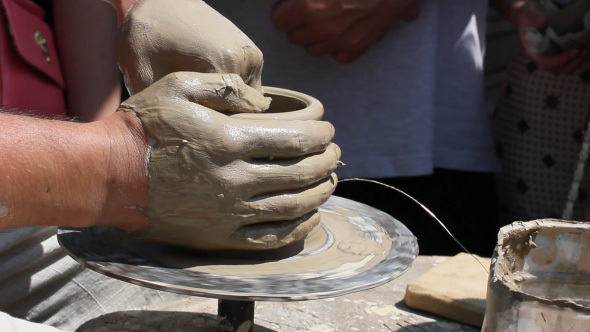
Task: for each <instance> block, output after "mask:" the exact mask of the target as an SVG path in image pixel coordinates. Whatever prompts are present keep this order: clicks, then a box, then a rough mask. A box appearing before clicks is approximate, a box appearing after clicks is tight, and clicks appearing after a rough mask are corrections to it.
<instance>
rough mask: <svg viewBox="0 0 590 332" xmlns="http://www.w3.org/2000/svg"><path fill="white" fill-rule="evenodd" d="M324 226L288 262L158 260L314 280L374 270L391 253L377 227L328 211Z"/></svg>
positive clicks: (324, 214) (236, 272)
mask: <svg viewBox="0 0 590 332" xmlns="http://www.w3.org/2000/svg"><path fill="white" fill-rule="evenodd" d="M321 223H322V226H321V227H316V228H315V229H314V230H313V231H312V232H311V233H310V234H309V235H308V236H307V237H306V238H305V240H304V241H303V248H302V249H301V251H300V252H299V253H297V254H296V255H294V256H292V257H289V258H286V259H278V260H261V261H258V260H250V261H247V260H243V259H232V258H220V257H211V258H208V257H206V256H199V255H190V256H185V257H178V256H166V257H159V258H158V257H155V258H156V259H159V260H161V261H162V262H165V263H166V265H168V266H171V267H178V268H183V269H188V270H191V271H198V272H203V273H210V274H214V275H224V276H235V277H238V278H259V277H268V276H269V275H273V274H281V275H284V276H288V275H292V276H293V277H297V278H303V277H305V278H313V277H314V275H316V276H317V277H321V276H325V275H330V278H339V277H345V276H346V275H352V274H358V273H362V272H364V271H367V270H370V269H371V268H372V267H374V266H375V265H376V264H378V263H379V262H381V261H382V260H383V259H384V258H385V257H386V256H387V255H388V254H389V252H390V251H391V247H392V241H391V239H390V238H389V237H387V236H386V235H385V234H386V233H385V231H384V230H383V229H382V228H381V227H379V226H378V225H376V224H371V225H368V226H367V225H362V226H361V225H357V224H355V223H351V222H350V221H349V220H348V219H347V218H346V217H344V216H343V215H340V214H336V213H332V212H326V211H322V212H321ZM367 227H370V229H368V228H367ZM372 234H383V235H384V238H378V237H377V238H376V237H373V236H371V235H372Z"/></svg>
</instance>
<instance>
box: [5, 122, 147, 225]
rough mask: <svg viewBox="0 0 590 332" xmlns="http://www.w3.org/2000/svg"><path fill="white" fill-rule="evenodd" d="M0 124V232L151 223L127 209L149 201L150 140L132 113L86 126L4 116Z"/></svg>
mask: <svg viewBox="0 0 590 332" xmlns="http://www.w3.org/2000/svg"><path fill="white" fill-rule="evenodd" d="M0 123H2V130H1V131H0V188H2V189H1V190H0V229H6V228H14V227H24V226H40V225H60V226H77V227H85V226H92V225H110V226H117V227H120V228H124V229H134V228H141V227H143V226H147V220H146V218H145V217H144V216H143V215H141V213H140V212H139V211H138V210H137V209H130V208H128V207H129V206H141V207H146V206H147V200H148V199H147V179H146V174H145V166H144V162H145V155H146V147H145V144H142V142H145V138H144V137H143V134H142V132H141V129H140V128H141V125H140V124H139V120H137V118H136V117H135V116H134V115H133V114H132V113H123V112H119V113H117V114H115V115H112V116H111V117H109V118H107V119H105V120H103V121H98V122H94V123H89V124H81V123H74V122H65V121H51V120H43V119H35V118H31V117H25V116H16V115H8V114H0ZM138 128H139V129H138ZM134 133H135V134H134Z"/></svg>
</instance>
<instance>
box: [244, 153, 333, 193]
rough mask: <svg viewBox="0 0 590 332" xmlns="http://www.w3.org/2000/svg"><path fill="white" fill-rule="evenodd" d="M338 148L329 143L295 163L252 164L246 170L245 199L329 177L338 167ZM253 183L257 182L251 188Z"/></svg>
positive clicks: (256, 162) (292, 188)
mask: <svg viewBox="0 0 590 332" xmlns="http://www.w3.org/2000/svg"><path fill="white" fill-rule="evenodd" d="M340 155H341V152H340V148H339V147H338V145H336V144H334V143H331V144H330V145H329V146H328V148H327V149H326V150H325V151H324V152H322V153H318V154H313V155H310V156H307V157H305V158H301V159H299V160H296V161H295V162H293V161H291V160H277V161H275V162H273V163H269V162H268V161H267V162H262V161H259V160H258V161H253V162H251V163H250V164H249V165H248V169H247V170H246V172H247V174H248V176H247V178H248V181H249V183H247V184H246V185H245V186H244V187H243V189H242V188H241V186H239V185H238V186H237V187H238V188H239V189H240V190H242V191H243V192H244V193H245V194H246V195H247V196H250V197H251V196H256V195H261V194H263V193H268V192H271V191H283V190H294V189H297V188H302V187H306V186H309V185H311V184H313V183H316V182H318V181H320V180H322V179H325V178H326V177H327V176H329V175H330V174H332V172H334V170H335V169H336V168H337V167H338V160H340ZM253 182H258V183H256V184H255V185H252V183H253Z"/></svg>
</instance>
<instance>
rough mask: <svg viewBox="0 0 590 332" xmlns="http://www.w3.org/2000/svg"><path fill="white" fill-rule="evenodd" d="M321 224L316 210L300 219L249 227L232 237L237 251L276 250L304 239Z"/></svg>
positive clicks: (241, 229) (243, 228) (238, 231)
mask: <svg viewBox="0 0 590 332" xmlns="http://www.w3.org/2000/svg"><path fill="white" fill-rule="evenodd" d="M319 223H320V213H319V212H318V211H317V210H314V211H312V212H310V213H308V214H306V215H304V216H302V217H300V218H297V219H295V220H289V221H275V222H267V223H262V224H253V225H247V226H244V227H242V228H240V229H238V230H237V231H236V232H235V233H234V234H233V235H232V237H231V240H232V241H234V243H233V244H234V245H235V247H236V248H237V249H252V250H263V249H276V248H280V247H283V246H286V245H289V244H292V243H294V242H296V241H299V240H302V239H304V238H305V237H306V236H307V234H309V233H310V232H311V231H312V230H313V229H314V228H315V227H316V226H317V225H319Z"/></svg>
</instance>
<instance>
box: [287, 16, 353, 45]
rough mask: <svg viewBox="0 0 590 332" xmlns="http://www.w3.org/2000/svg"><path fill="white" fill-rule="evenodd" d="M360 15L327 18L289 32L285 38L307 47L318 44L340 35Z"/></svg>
mask: <svg viewBox="0 0 590 332" xmlns="http://www.w3.org/2000/svg"><path fill="white" fill-rule="evenodd" d="M360 17H361V13H360V12H358V11H350V12H345V13H342V14H341V15H338V16H336V17H329V18H325V19H322V20H316V21H314V22H308V24H306V25H304V26H301V27H299V28H297V29H295V30H292V31H289V32H288V33H287V37H288V38H289V40H290V41H291V42H292V43H294V44H297V45H308V44H313V43H318V42H321V41H324V40H328V39H331V38H336V37H338V36H339V35H341V34H342V33H343V32H344V31H346V30H348V28H349V27H350V26H351V25H352V24H353V23H354V22H355V21H356V20H358V19H359V18H360Z"/></svg>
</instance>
